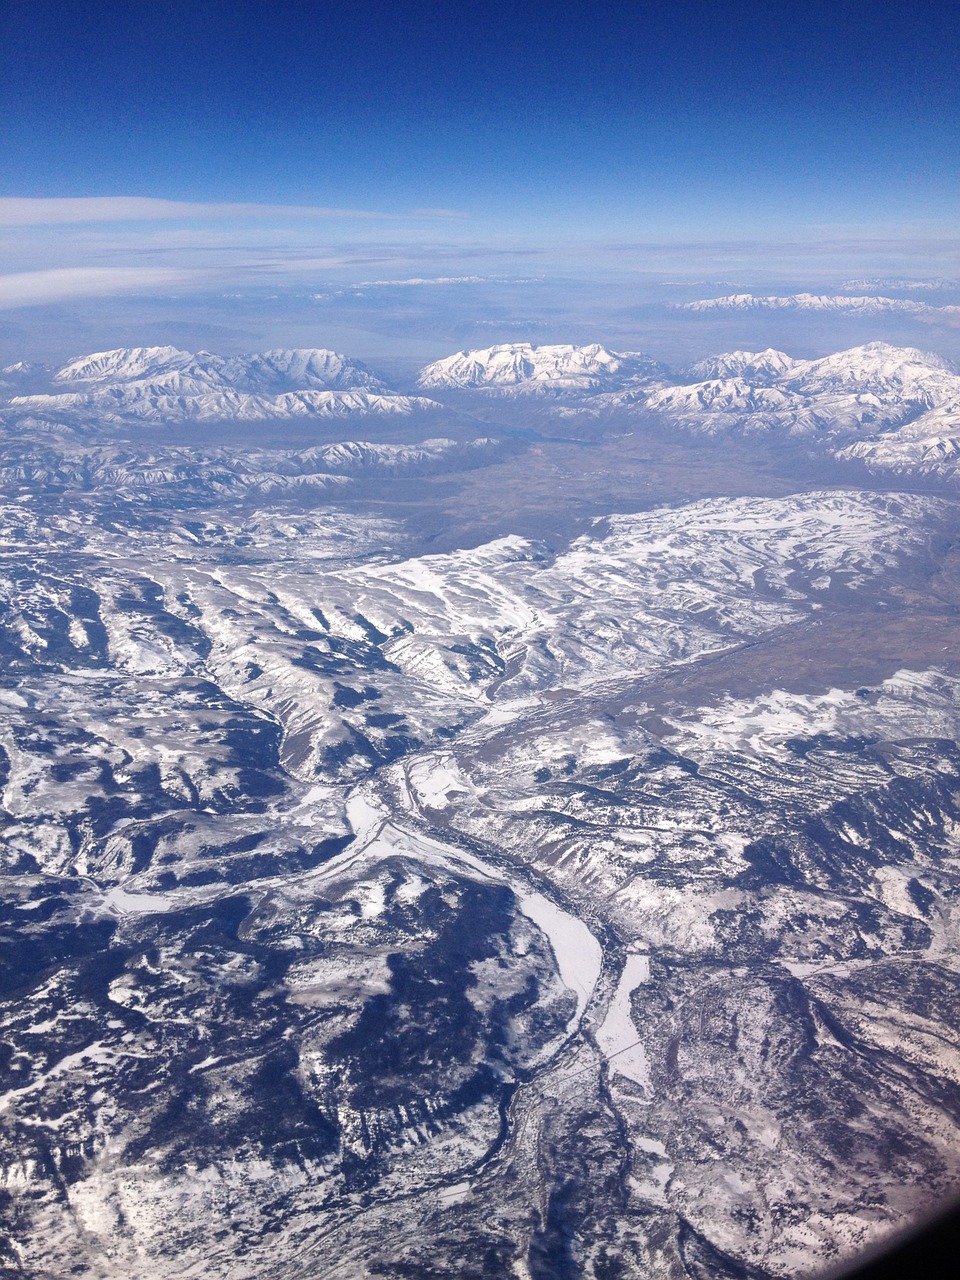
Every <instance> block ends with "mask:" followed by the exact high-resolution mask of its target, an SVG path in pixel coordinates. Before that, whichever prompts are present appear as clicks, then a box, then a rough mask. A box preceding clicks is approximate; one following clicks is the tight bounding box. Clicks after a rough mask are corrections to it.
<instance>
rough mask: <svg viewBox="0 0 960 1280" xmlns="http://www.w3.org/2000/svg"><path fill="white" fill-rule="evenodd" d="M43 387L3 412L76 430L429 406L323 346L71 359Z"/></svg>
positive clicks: (9, 377)
mask: <svg viewBox="0 0 960 1280" xmlns="http://www.w3.org/2000/svg"><path fill="white" fill-rule="evenodd" d="M15 375H16V367H15V366H12V367H11V369H10V370H4V371H3V372H2V373H0V378H3V379H4V380H5V381H6V382H7V383H8V384H9V383H12V384H13V385H14V386H15V385H16V381H17V379H16V376H15ZM23 377H24V375H22V374H21V378H20V380H21V381H22V380H23ZM31 380H32V381H34V382H35V381H36V380H37V371H35V370H33V371H31ZM50 384H51V385H50V389H49V391H47V392H46V393H36V392H34V393H33V394H30V395H14V396H11V397H10V398H9V399H8V401H7V404H6V410H7V413H8V415H10V414H17V415H27V414H30V415H35V416H39V417H45V418H55V419H57V420H61V421H64V420H65V421H66V422H67V423H70V424H73V423H76V424H80V425H83V424H96V423H104V422H109V421H114V422H116V421H123V420H127V419H132V420H145V421H159V422H178V421H224V420H228V419H237V420H242V421H261V420H263V421H267V420H271V419H285V418H302V417H307V418H311V417H315V418H342V417H353V416H357V415H364V414H409V413H412V412H414V411H416V410H430V409H433V408H435V405H434V404H433V402H432V401H430V400H427V399H424V398H423V397H421V396H401V395H397V394H395V393H394V392H391V391H390V390H389V388H387V387H386V385H385V384H384V383H383V382H382V381H381V380H380V379H379V378H378V377H376V376H375V375H374V374H373V373H371V371H370V370H369V369H368V368H367V367H366V366H365V365H363V364H361V363H360V362H358V361H353V360H349V359H347V357H345V356H342V355H339V354H338V353H337V352H334V351H326V350H323V349H320V348H305V349H293V350H276V351H266V352H263V353H262V354H259V355H250V356H218V355H212V354H211V353H209V352H205V351H203V352H198V353H196V354H193V353H191V352H188V351H181V350H179V349H178V348H176V347H131V348H120V349H117V350H113V351H101V352H96V353H94V354H93V355H89V356H83V357H81V358H80V359H77V360H73V361H71V362H70V363H68V364H66V365H64V366H63V367H62V368H60V369H57V370H56V371H54V372H53V373H52V374H51V375H50Z"/></svg>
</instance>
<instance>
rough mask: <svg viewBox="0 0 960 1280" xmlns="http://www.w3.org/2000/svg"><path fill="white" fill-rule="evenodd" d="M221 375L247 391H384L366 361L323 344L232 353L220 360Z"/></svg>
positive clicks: (382, 385)
mask: <svg viewBox="0 0 960 1280" xmlns="http://www.w3.org/2000/svg"><path fill="white" fill-rule="evenodd" d="M221 372H222V374H223V376H224V378H225V379H226V380H227V381H228V382H230V383H231V385H234V386H242V387H243V388H244V389H246V390H249V391H289V390H294V389H296V390H311V391H341V390H348V389H349V390H359V389H363V390H365V391H386V390H387V387H386V385H385V384H384V383H383V382H382V381H381V380H380V379H379V378H378V377H376V376H375V374H373V373H371V372H370V370H369V369H368V368H367V367H366V365H364V364H361V363H360V362H359V361H356V360H350V359H348V358H347V357H346V356H343V355H340V354H339V352H336V351H328V350H326V349H324V348H323V347H294V348H289V349H276V350H273V351H264V352H263V353H262V354H260V355H252V356H234V357H232V358H230V359H228V360H225V361H223V365H222V370H221Z"/></svg>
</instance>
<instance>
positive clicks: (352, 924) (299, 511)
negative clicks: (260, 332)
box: [0, 277, 960, 1280]
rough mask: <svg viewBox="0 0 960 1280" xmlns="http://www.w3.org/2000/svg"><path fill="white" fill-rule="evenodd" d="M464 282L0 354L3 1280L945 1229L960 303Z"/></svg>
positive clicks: (237, 1275) (749, 1268)
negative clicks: (401, 341) (305, 339)
mask: <svg viewBox="0 0 960 1280" xmlns="http://www.w3.org/2000/svg"><path fill="white" fill-rule="evenodd" d="M483 287H484V285H483V281H482V280H480V279H479V278H475V277H457V278H453V277H450V278H444V279H443V280H442V281H437V282H433V283H432V284H431V282H429V281H425V280H421V279H420V278H419V277H418V278H416V279H411V280H406V281H396V282H390V281H367V282H364V283H363V284H362V286H361V285H358V286H357V287H355V288H353V289H347V288H344V289H343V290H341V291H339V292H338V291H337V290H330V291H329V296H326V297H319V296H314V297H311V298H310V299H304V300H301V302H300V303H298V307H299V310H298V311H297V312H296V316H294V317H293V318H292V319H291V320H290V325H289V332H291V333H293V332H295V333H296V334H303V333H305V332H306V330H307V329H308V327H310V326H311V325H312V333H313V334H314V336H315V338H316V337H317V336H320V339H321V341H323V340H324V339H323V337H322V335H323V332H324V329H323V324H325V323H326V322H327V321H329V322H330V323H329V326H328V327H329V330H330V332H332V333H339V332H342V331H346V330H348V329H352V330H354V331H355V332H358V333H359V332H361V331H362V332H365V333H367V334H368V335H369V334H370V333H372V332H373V331H374V329H373V326H374V321H373V320H371V319H370V318H369V317H368V318H367V319H365V320H364V319H363V318H362V317H363V315H364V314H365V308H366V307H367V299H368V297H369V294H370V293H371V291H373V292H377V291H379V293H377V296H378V298H379V297H380V296H381V295H382V294H384V293H386V292H387V291H390V290H392V293H391V294H390V299H391V300H390V301H389V302H387V303H384V304H383V307H382V308H381V309H380V311H379V312H378V316H379V319H377V320H376V324H379V325H380V326H381V328H380V330H379V333H380V336H381V338H383V340H384V342H385V343H387V342H388V339H389V333H390V332H391V331H392V332H399V331H400V329H401V328H402V327H403V325H404V324H405V323H406V324H407V331H406V332H407V336H408V338H409V340H410V341H411V342H413V340H414V339H416V341H417V342H418V343H420V344H421V345H422V346H423V347H424V348H426V347H429V348H430V349H431V352H432V354H433V357H434V358H432V359H428V357H427V356H424V357H423V358H419V359H415V358H414V355H413V352H412V349H411V348H404V350H406V353H407V354H406V355H405V356H403V357H402V358H401V357H400V356H396V355H394V356H392V357H390V358H387V357H386V356H385V357H384V358H383V360H382V361H378V360H377V359H376V358H375V357H374V356H371V355H370V354H369V346H368V347H367V348H366V349H365V350H364V351H363V352H362V354H364V355H365V356H366V359H365V360H360V359H356V358H354V357H352V356H350V355H344V354H339V353H338V352H335V351H333V350H329V349H326V347H325V346H323V347H316V346H313V345H309V344H307V343H298V344H296V345H292V346H289V347H287V346H281V347H278V346H277V344H276V343H275V342H265V343H263V344H250V345H251V347H253V346H254V345H263V346H264V347H266V348H267V349H265V350H263V351H261V352H260V353H259V354H240V350H241V346H242V342H241V339H242V337H243V334H242V333H241V335H240V336H239V337H236V336H235V337H234V338H233V339H231V341H229V342H224V343H223V346H224V347H225V348H227V349H228V353H227V354H212V353H211V352H209V351H206V350H202V349H199V348H200V347H201V346H203V345H205V344H203V343H187V344H185V345H189V346H191V348H192V349H191V350H184V349H182V346H181V344H180V343H179V342H177V341H175V340H171V341H163V342H159V343H157V344H156V345H149V344H148V343H147V342H145V341H144V342H142V343H141V344H140V345H136V344H134V345H129V346H118V347H115V348H112V349H109V350H101V351H96V352H93V353H91V354H82V355H79V356H78V355H76V353H75V351H74V354H73V355H72V357H71V358H69V359H66V358H65V353H61V355H62V356H63V357H64V358H57V359H51V360H50V361H49V362H48V361H46V358H45V356H44V355H43V352H41V357H43V358H41V359H13V358H11V359H10V360H9V361H7V362H6V367H4V368H2V369H0V436H2V441H3V449H2V453H0V528H2V535H3V536H2V546H0V652H2V656H3V668H2V676H0V789H2V791H0V794H2V808H0V824H2V829H0V876H2V881H0V883H2V887H3V894H2V899H0V913H2V921H0V1019H2V1030H0V1066H2V1072H0V1222H2V1224H3V1227H2V1231H0V1272H2V1273H3V1274H10V1275H21V1276H26V1277H35V1278H37V1280H54V1278H59V1277H62V1276H66V1275H72V1276H79V1277H89V1278H90V1280H128V1278H129V1277H131V1276H150V1277H156V1278H157V1280H174V1278H176V1280H181V1277H204V1280H206V1278H208V1277H220V1278H222V1280H254V1278H256V1280H272V1278H274V1277H276V1278H277V1280H279V1278H280V1277H284V1278H286V1277H290V1276H296V1277H298V1278H299V1280H359V1277H393V1278H395V1280H428V1278H433V1277H436V1278H439V1277H447V1276H456V1277H458V1278H460V1280H501V1278H504V1280H505V1278H507V1277H512V1278H515V1280H573V1278H574V1277H591V1278H593V1280H640V1278H641V1277H643V1278H644V1280H723V1278H726V1280H788V1278H792V1277H806V1276H809V1275H811V1274H816V1273H817V1272H819V1271H825V1270H827V1269H828V1268H830V1267H833V1266H836V1265H837V1264H838V1263H840V1262H843V1261H846V1260H848V1259H850V1258H852V1257H853V1256H855V1255H856V1254H857V1253H858V1252H859V1251H860V1250H862V1249H864V1248H867V1247H868V1246H870V1245H872V1244H874V1243H875V1242H877V1241H879V1240H882V1239H884V1238H885V1237H888V1236H890V1235H892V1234H893V1233H895V1232H896V1231H898V1230H899V1229H901V1228H902V1227H903V1226H904V1225H905V1224H907V1223H909V1222H911V1221H914V1220H916V1219H917V1218H919V1217H922V1216H923V1215H925V1214H926V1213H928V1212H929V1211H930V1210H931V1209H933V1208H934V1207H936V1206H937V1205H938V1204H940V1203H942V1202H944V1201H946V1200H948V1199H949V1198H951V1197H955V1196H957V1195H958V1194H960V1048H958V1045H960V948H958V929H960V647H958V639H960V621H958V620H960V367H958V365H957V364H956V363H954V359H955V357H956V356H957V355H960V350H957V351H955V350H954V345H953V344H954V343H955V342H956V341H957V338H956V334H957V332H958V331H960V287H958V285H957V283H956V282H955V281H950V280H929V281H924V282H919V283H918V282H910V281H903V280H897V279H892V278H891V279H886V280H873V279H859V280H849V281H846V282H845V284H844V286H843V288H842V289H838V290H834V291H832V292H830V293H825V294H819V293H812V292H805V291H797V290H792V291H787V290H784V291H782V292H776V291H775V292H769V293H768V292H757V291H745V290H741V289H739V288H737V287H736V285H735V284H734V285H732V286H731V287H730V288H726V287H724V288H723V289H720V288H715V289H710V288H707V287H702V288H694V287H693V286H689V287H686V288H685V290H682V291H680V292H677V291H676V290H675V291H674V292H673V293H672V294H671V295H670V297H669V298H666V297H658V296H657V295H656V291H655V290H653V289H652V286H651V290H652V291H651V292H650V294H649V297H648V300H647V301H646V302H645V303H644V304H643V307H637V308H634V309H632V310H631V308H630V307H627V306H620V303H619V301H618V302H617V303H616V305H613V304H611V303H610V300H609V299H607V301H606V302H605V303H604V304H603V305H604V307H606V311H605V313H604V314H606V315H607V317H608V318H609V321H610V325H609V328H610V336H609V337H607V336H604V334H602V333H601V332H600V331H599V330H600V324H599V321H598V319H597V317H598V316H599V314H600V313H599V312H596V313H595V314H594V318H593V319H591V320H589V322H588V321H583V322H582V323H580V326H579V327H577V326H576V325H575V324H574V322H573V320H572V319H571V328H572V329H576V334H575V336H576V341H574V342H571V341H569V340H567V341H563V340H561V339H562V335H561V334H559V333H558V332H557V330H558V328H559V327H560V321H559V320H558V318H557V316H556V315H554V316H553V318H552V319H550V318H548V313H549V308H548V307H547V306H546V305H544V306H543V308H542V309H541V312H540V318H539V319H538V320H537V321H536V323H533V322H531V324H530V326H528V328H527V330H526V331H525V332H523V331H522V329H521V326H520V323H519V322H517V321H516V319H515V316H514V318H511V317H510V315H509V313H508V310H507V308H506V306H505V305H504V297H505V296H506V295H505V294H504V293H503V289H505V288H506V286H503V285H501V286H498V287H500V288H501V293H500V294H499V295H498V296H499V297H500V303H499V304H498V306H499V307H500V309H499V311H497V312H496V313H495V314H491V313H490V310H491V308H490V307H488V308H487V309H486V310H485V305H486V304H484V305H481V304H482V303H483V299H484V298H486V303H487V304H490V300H491V298H492V297H493V295H492V294H491V293H489V292H488V293H487V294H486V295H484V294H483ZM431 289H432V290H433V295H437V294H439V293H443V292H444V291H446V290H456V291H459V294H458V296H459V299H460V300H459V302H458V303H457V306H458V307H459V314H460V315H461V316H471V317H473V318H472V319H469V320H468V321H464V322H463V328H462V330H461V332H464V333H466V334H468V336H469V337H470V339H471V340H470V341H467V342H464V343H462V344H460V345H463V347H464V349H463V350H459V351H456V352H454V353H452V354H450V353H449V352H450V351H451V349H452V347H453V346H455V345H457V344H456V343H451V344H449V345H448V346H446V347H443V348H442V349H441V348H440V346H439V342H440V338H439V337H438V335H441V336H442V335H443V334H444V333H448V332H450V320H449V314H448V313H445V312H442V311H441V310H438V309H437V308H439V307H442V306H446V305H447V304H446V303H444V304H441V303H435V302H428V301H427V300H426V299H425V295H426V293H428V292H429V291H430V290H431ZM464 291H466V292H464ZM470 291H474V292H473V293H470ZM477 291H479V292H477ZM534 292H535V290H534ZM467 293H469V294H470V296H471V297H473V298H475V299H476V300H477V302H476V306H475V307H474V308H473V309H469V308H465V307H464V305H463V298H464V297H465V296H466V295H467ZM401 295H402V296H401ZM394 299H395V300H394ZM491 305H492V304H491ZM598 305H599V304H598ZM129 306H130V307H132V306H133V304H132V303H130V304H129ZM391 308H392V310H391ZM644 308H646V309H645V310H644ZM225 314H226V313H224V316H225ZM250 314H252V313H250ZM250 314H248V315H247V316H246V318H245V319H244V321H243V324H247V323H248V322H249V321H250ZM291 314H292V313H291ZM224 316H220V317H219V318H218V319H217V321H216V323H220V322H221V320H223V319H224ZM385 317H386V318H385ZM155 322H156V326H159V327H151V326H152V325H154V323H155ZM308 322H309V324H308ZM488 322H489V323H488ZM119 323H120V322H119V321H118V324H119ZM211 323H212V322H211ZM122 324H123V325H126V327H127V329H128V330H129V329H131V328H132V327H133V311H130V310H128V311H127V313H126V318H125V319H122ZM514 325H516V328H515V329H513V330H512V329H511V326H514ZM824 325H827V326H830V327H829V330H826V329H824V328H823V327H822V326H824ZM391 326H393V329H392V330H391ZM485 326H486V327H485ZM725 326H727V327H725ZM803 326H807V327H806V328H804V327H803ZM145 327H146V329H147V331H148V333H149V334H151V335H153V336H157V335H158V334H159V336H161V337H171V338H172V336H173V333H174V329H173V326H172V325H168V327H167V330H166V331H163V332H161V330H163V325H162V324H160V322H159V321H156V317H154V320H153V321H151V322H150V325H147V326H145ZM241 327H242V326H241ZM587 330H589V331H587ZM825 332H829V333H830V335H831V338H832V339H834V338H836V335H838V334H840V335H847V336H848V337H849V341H833V340H831V342H830V345H824V342H823V340H822V339H823V334H824V333H825ZM648 333H649V334H652V335H653V336H654V338H655V339H656V340H654V341H651V342H644V343H643V344H642V345H643V349H642V350H640V349H638V348H639V347H640V346H641V343H640V342H639V341H636V340H635V339H636V338H637V337H638V336H644V335H646V334H648ZM658 333H659V334H660V335H661V336H660V338H656V334H658ZM5 334H6V336H5V338H4V344H5V345H4V350H7V349H8V347H9V344H10V343H11V341H12V340H13V337H15V336H16V334H15V333H13V330H6V331H5ZM723 334H726V335H728V336H733V337H734V338H735V339H736V340H735V341H732V342H730V343H723V344H721V343H718V342H715V341H713V339H715V338H716V337H717V336H718V335H721V336H722V335H723ZM751 334H753V335H754V336H759V337H760V339H761V340H759V341H749V337H750V335H751ZM791 334H793V335H795V336H796V338H797V342H796V345H795V346H792V345H791V344H790V343H789V342H788V341H783V342H774V341H773V339H774V338H777V337H780V338H786V339H789V338H790V337H791ZM11 335H13V336H11ZM482 335H486V337H483V340H480V337H481V336H482ZM884 335H886V336H884ZM708 337H709V339H711V341H709V343H708V342H707V341H706V339H707V338H708ZM474 338H476V339H478V340H476V341H474V340H473V339H474ZM925 338H928V339H930V340H929V341H925V340H924V339H925ZM892 339H895V340H892ZM907 339H909V340H907ZM61 341H62V335H61V338H58V339H56V342H55V341H54V340H53V339H51V340H50V350H53V348H54V347H55V346H56V343H57V342H61ZM327 341H329V339H327ZM697 342H700V343H701V345H700V346H699V349H697V350H692V347H693V346H694V345H695V344H696V343H697ZM210 345H216V344H215V343H213V342H211V343H210ZM331 345H338V344H337V343H331ZM931 348H932V350H931ZM33 349H34V348H32V347H28V346H26V345H25V347H24V351H23V354H24V355H27V354H29V351H30V350H33ZM711 352H713V354H711ZM935 352H936V353H935ZM937 353H938V354H937Z"/></svg>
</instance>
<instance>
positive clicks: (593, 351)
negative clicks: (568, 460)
mask: <svg viewBox="0 0 960 1280" xmlns="http://www.w3.org/2000/svg"><path fill="white" fill-rule="evenodd" d="M658 371H659V366H657V365H656V363H655V362H654V361H653V360H651V359H650V358H649V357H648V356H644V355H642V354H640V353H638V352H622V353H617V352H614V351H608V350H607V349H606V347H602V346H600V345H599V343H591V344H589V345H587V346H582V347H580V346H570V345H565V344H561V345H554V346H534V345H532V344H531V343H529V342H508V343H500V344H499V345H497V346H493V347H485V348H482V349H479V350H473V351H458V352H457V353H456V355H452V356H447V357H446V358H445V359H443V360H437V361H435V362H434V363H433V364H429V365H427V366H426V368H425V369H423V370H421V372H420V377H419V379H418V381H419V384H420V386H422V387H458V388H484V389H486V388H500V389H504V388H508V389H515V390H524V389H529V390H544V389H555V390H571V391H574V390H593V389H595V388H598V387H602V386H605V385H607V384H609V383H611V381H615V382H616V383H617V384H620V383H623V382H626V381H628V380H630V379H636V378H640V377H644V376H646V377H650V376H653V375H654V374H655V373H656V372H658Z"/></svg>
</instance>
